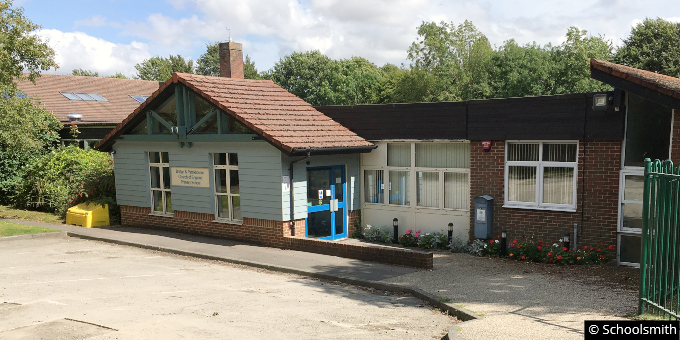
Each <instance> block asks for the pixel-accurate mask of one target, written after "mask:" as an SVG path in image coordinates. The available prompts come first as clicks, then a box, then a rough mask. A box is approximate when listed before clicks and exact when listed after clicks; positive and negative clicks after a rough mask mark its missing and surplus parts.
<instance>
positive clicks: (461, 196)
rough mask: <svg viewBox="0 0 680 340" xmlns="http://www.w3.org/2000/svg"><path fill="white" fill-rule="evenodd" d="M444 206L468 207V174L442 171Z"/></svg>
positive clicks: (451, 207) (447, 207)
mask: <svg viewBox="0 0 680 340" xmlns="http://www.w3.org/2000/svg"><path fill="white" fill-rule="evenodd" d="M444 208H446V209H469V208H470V188H469V181H468V174H466V173H456V172H446V173H444Z"/></svg>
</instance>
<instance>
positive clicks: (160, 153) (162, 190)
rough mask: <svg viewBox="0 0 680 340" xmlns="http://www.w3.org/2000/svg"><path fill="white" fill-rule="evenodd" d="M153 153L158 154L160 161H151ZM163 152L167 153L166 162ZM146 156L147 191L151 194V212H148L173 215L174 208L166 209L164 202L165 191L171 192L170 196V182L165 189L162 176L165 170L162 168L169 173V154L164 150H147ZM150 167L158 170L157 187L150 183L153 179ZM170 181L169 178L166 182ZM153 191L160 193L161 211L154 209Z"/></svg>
mask: <svg viewBox="0 0 680 340" xmlns="http://www.w3.org/2000/svg"><path fill="white" fill-rule="evenodd" d="M154 153H156V154H158V159H159V161H160V162H158V163H154V162H151V154H154ZM164 153H165V154H168V163H164V162H163V154H164ZM146 156H147V160H148V161H149V193H150V194H151V213H150V215H161V216H175V214H174V210H173V212H168V211H167V207H168V206H167V204H166V203H167V202H166V198H167V193H171V196H170V197H172V184H170V188H169V189H165V188H164V187H163V184H164V183H165V178H164V176H165V172H164V171H163V168H168V174H169V173H170V171H169V170H170V154H169V153H168V152H166V151H150V152H147V154H146ZM152 167H156V168H158V172H159V176H158V178H159V185H158V186H159V187H158V188H154V187H153V185H152V181H153V178H152V176H153V175H152V173H151V168H152ZM170 182H171V180H170V179H168V183H170ZM155 191H158V192H160V193H161V203H162V207H163V211H156V210H154V209H155V207H156V203H157V202H156V201H155V200H154V192H155ZM171 204H172V203H171Z"/></svg>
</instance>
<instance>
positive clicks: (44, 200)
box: [15, 146, 119, 221]
mask: <svg viewBox="0 0 680 340" xmlns="http://www.w3.org/2000/svg"><path fill="white" fill-rule="evenodd" d="M115 190H116V188H115V181H114V177H113V160H112V159H111V156H110V155H109V154H107V153H104V152H99V151H96V150H88V151H85V150H83V149H80V148H78V147H75V146H67V147H62V148H59V149H57V150H54V151H52V152H50V153H48V154H46V155H43V156H40V157H37V158H36V159H35V160H34V162H33V163H31V164H29V165H28V166H27V167H26V172H25V174H24V177H23V182H22V183H21V185H20V187H19V189H18V190H17V192H18V196H17V199H16V202H15V206H17V207H19V208H37V209H40V210H45V211H52V212H55V213H57V214H59V215H61V216H65V215H66V211H67V210H68V208H70V207H72V206H74V205H76V204H79V203H82V202H85V201H90V202H101V203H104V202H105V203H107V204H109V210H110V211H112V212H113V216H112V220H114V221H115V220H117V219H118V218H119V217H118V216H119V215H115V212H116V211H119V210H118V206H117V205H116V204H115V197H116V191H115Z"/></svg>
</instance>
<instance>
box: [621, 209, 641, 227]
mask: <svg viewBox="0 0 680 340" xmlns="http://www.w3.org/2000/svg"><path fill="white" fill-rule="evenodd" d="M621 209H622V210H623V227H624V228H636V229H642V204H637V203H623V204H621Z"/></svg>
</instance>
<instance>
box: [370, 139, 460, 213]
mask: <svg viewBox="0 0 680 340" xmlns="http://www.w3.org/2000/svg"><path fill="white" fill-rule="evenodd" d="M382 162H385V161H384V160H383V161H382ZM376 165H377V166H375V167H374V168H373V169H370V168H369V169H364V202H365V203H374V204H389V205H398V206H409V207H416V208H423V209H457V210H469V208H470V184H469V183H470V144H469V143H460V142H424V143H408V142H394V143H387V161H386V162H385V163H383V164H382V166H381V165H380V164H376ZM385 184H386V185H385ZM411 191H413V192H414V193H415V194H414V196H413V198H414V200H413V201H412V199H411V198H412V196H411ZM384 196H387V197H384Z"/></svg>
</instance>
